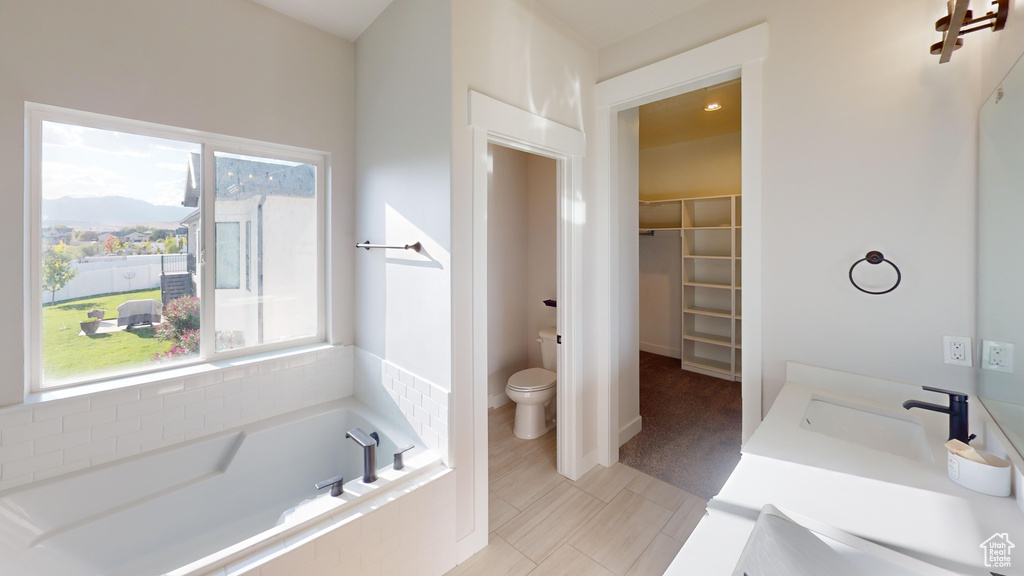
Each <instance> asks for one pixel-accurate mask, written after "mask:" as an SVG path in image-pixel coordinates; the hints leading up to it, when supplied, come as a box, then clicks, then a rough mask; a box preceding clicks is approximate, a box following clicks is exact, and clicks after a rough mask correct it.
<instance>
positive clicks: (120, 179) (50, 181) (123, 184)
mask: <svg viewBox="0 0 1024 576" xmlns="http://www.w3.org/2000/svg"><path fill="white" fill-rule="evenodd" d="M42 183H43V198H60V197H63V196H71V197H73V198H95V197H98V196H126V195H127V189H128V179H127V178H126V177H124V176H123V175H121V174H118V173H117V172H114V171H112V170H107V169H104V168H99V167H96V166H79V165H75V164H62V163H59V162H43V163H42Z"/></svg>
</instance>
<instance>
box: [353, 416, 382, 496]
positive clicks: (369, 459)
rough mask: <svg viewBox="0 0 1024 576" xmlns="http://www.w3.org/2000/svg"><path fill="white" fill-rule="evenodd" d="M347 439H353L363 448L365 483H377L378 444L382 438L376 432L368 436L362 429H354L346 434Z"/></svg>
mask: <svg viewBox="0 0 1024 576" xmlns="http://www.w3.org/2000/svg"><path fill="white" fill-rule="evenodd" d="M345 438H351V439H353V440H355V441H356V444H359V445H360V446H362V447H363V483H365V484H369V483H370V482H376V481H377V452H376V448H377V444H378V443H379V442H380V437H379V436H377V433H376V432H372V433H370V434H367V433H366V432H363V429H362V428H353V429H352V430H349V431H348V432H346V433H345Z"/></svg>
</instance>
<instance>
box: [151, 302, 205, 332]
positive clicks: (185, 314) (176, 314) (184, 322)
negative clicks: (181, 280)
mask: <svg viewBox="0 0 1024 576" xmlns="http://www.w3.org/2000/svg"><path fill="white" fill-rule="evenodd" d="M163 316H164V321H163V323H162V324H160V326H159V327H157V329H156V337H157V338H159V339H161V340H170V341H177V340H178V339H179V335H180V334H181V333H183V332H185V331H188V330H199V298H196V297H195V296H182V297H181V298H178V299H175V300H171V301H170V302H168V303H167V306H164V311H163Z"/></svg>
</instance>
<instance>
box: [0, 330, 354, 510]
mask: <svg viewBox="0 0 1024 576" xmlns="http://www.w3.org/2000/svg"><path fill="white" fill-rule="evenodd" d="M353 348H354V347H353V346H336V347H324V348H318V349H315V350H309V351H302V352H298V353H295V354H288V355H282V356H276V357H270V358H268V359H263V360H254V361H249V362H246V363H245V364H242V365H238V366H231V367H227V368H220V369H217V370H212V371H208V372H204V373H200V374H194V375H190V376H186V377H182V378H174V379H170V380H164V381H159V382H151V383H146V384H139V385H134V386H130V387H126V388H121V389H117V390H112V391H109V392H99V393H94V394H90V395H88V396H80V397H71V398H63V399H57V400H50V401H47V402H42V403H38V404H24V405H18V406H11V407H8V408H3V409H0V490H4V489H8V488H13V487H15V486H19V485H22V484H27V483H29V482H33V481H36V480H42V479H45V478H50V477H53V476H57V475H60V474H64V473H67V472H72V471H75V470H80V469H82V468H87V467H89V466H95V465H98V464H101V463H104V462H110V461H113V460H117V459H120V458H124V457H128V456H132V455H135V454H140V453H142V452H148V451H150V450H156V449H158V448H163V447H165V446H170V445H172V444H176V443H179V442H184V441H186V440H190V439H193V438H198V437H201V436H205V435H208V434H212V433H215V432H218V431H220V430H224V429H227V428H233V427H235V426H241V425H244V424H248V423H250V422H255V421H257V420H262V419H265V418H269V417H272V416H276V415H278V414H282V413H284V412H289V411H292V410H297V409H299V408H303V407H306V406H312V405H315V404H320V403H323V402H329V401H331V400H335V399H338V398H343V397H346V396H350V395H352V374H353V370H352V356H353Z"/></svg>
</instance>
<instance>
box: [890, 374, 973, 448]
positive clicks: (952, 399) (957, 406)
mask: <svg viewBox="0 0 1024 576" xmlns="http://www.w3.org/2000/svg"><path fill="white" fill-rule="evenodd" d="M922 388H924V389H925V390H927V391H929V392H938V393H939V394H948V395H949V406H942V405H941V404H932V403H931V402H922V401H920V400H907V401H906V402H904V403H903V407H904V408H906V409H907V410H910V409H911V408H923V409H925V410H931V411H933V412H941V413H942V414H948V415H949V438H948V439H949V440H953V439H954V438H955V439H957V440H959V441H961V442H963V443H965V444H966V443H968V442H970V441H971V440H973V439H974V437H975V435H974V434H970V435H968V429H967V424H968V423H967V394H964V393H962V392H953V391H952V390H943V389H942V388H932V387H930V386H922Z"/></svg>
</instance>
